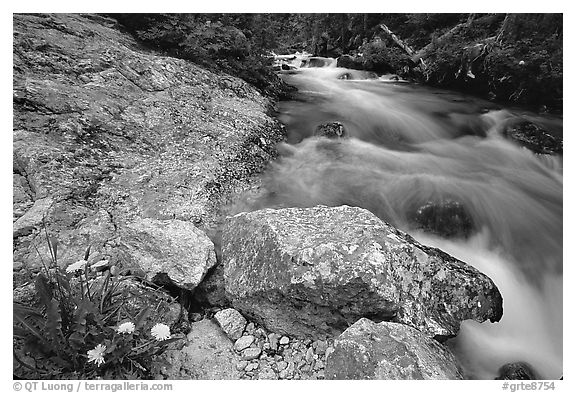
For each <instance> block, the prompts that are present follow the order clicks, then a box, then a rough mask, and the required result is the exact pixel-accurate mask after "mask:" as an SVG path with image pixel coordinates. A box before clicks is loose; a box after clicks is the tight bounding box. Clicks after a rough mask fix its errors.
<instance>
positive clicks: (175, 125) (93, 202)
mask: <svg viewBox="0 0 576 393" xmlns="http://www.w3.org/2000/svg"><path fill="white" fill-rule="evenodd" d="M269 109H270V102H269V100H268V99H267V98H266V97H264V96H262V95H261V94H260V93H259V92H258V91H257V90H256V89H255V88H253V87H252V86H250V85H249V84H247V83H245V82H244V81H242V80H240V79H238V78H235V77H232V76H229V75H226V74H218V75H217V74H214V73H212V72H209V71H206V70H204V69H202V68H200V67H198V66H197V65H195V64H193V63H191V62H188V61H185V60H182V59H176V58H172V57H168V56H163V55H161V54H159V53H157V52H151V51H150V50H148V49H145V48H143V47H142V46H141V45H139V44H138V42H137V41H136V40H135V39H134V38H133V37H132V36H130V35H128V34H127V33H126V32H125V31H123V30H122V29H121V28H120V27H119V26H118V24H117V22H116V21H115V20H114V19H111V18H107V17H104V16H99V15H87V14H51V15H46V14H28V15H23V14H15V15H14V17H13V113H14V118H13V184H14V199H13V202H14V205H13V211H14V221H15V222H14V227H13V232H14V266H15V267H18V272H16V273H17V274H20V273H21V272H23V273H22V274H24V273H25V272H30V271H32V272H35V271H37V270H39V267H40V266H41V263H42V259H43V260H44V261H45V262H47V261H48V260H49V253H48V248H47V245H46V240H45V234H44V233H43V232H44V230H43V226H44V223H42V219H43V218H44V219H45V220H44V222H45V224H46V230H47V232H48V234H49V236H54V237H55V238H57V239H58V241H59V242H60V247H59V249H58V259H59V263H61V264H63V265H66V264H69V263H71V262H75V261H76V260H78V259H80V258H81V257H82V255H83V253H84V250H85V249H86V248H87V247H88V246H89V245H91V246H92V250H93V251H97V252H99V253H101V254H102V255H103V256H104V257H106V258H107V259H111V260H113V259H116V261H118V262H123V261H122V258H120V257H118V258H115V256H114V255H113V254H114V252H115V251H114V250H115V248H116V247H118V246H119V245H121V244H120V240H126V239H129V238H130V236H131V232H130V225H128V226H127V225H125V224H126V223H129V224H130V223H141V222H142V221H140V220H145V219H150V220H154V224H153V227H154V230H153V231H154V235H153V238H154V239H156V240H158V239H165V240H166V241H167V242H171V243H177V242H178V239H179V238H186V237H187V236H191V235H188V233H189V232H191V227H190V225H191V224H194V225H195V226H197V227H199V228H200V229H202V230H204V229H210V228H214V227H216V226H217V224H218V217H219V216H220V207H221V206H222V204H223V203H226V202H228V201H229V200H230V199H231V198H233V196H234V195H237V194H239V193H240V192H243V191H244V190H246V189H249V188H250V187H251V186H252V184H253V183H254V176H253V175H254V174H255V173H258V172H259V171H261V170H262V169H263V168H264V167H265V165H266V164H267V163H268V161H269V160H270V159H271V158H273V157H275V156H276V149H275V146H276V143H277V142H278V141H280V140H281V139H282V138H283V129H282V127H281V126H280V125H279V123H278V122H277V121H275V120H274V119H272V118H271V117H270V116H269V115H268V111H269ZM172 220H177V221H172ZM162 221H165V223H161V222H162ZM182 222H188V223H191V224H190V225H185V224H182ZM175 223H179V224H178V225H177V226H178V228H179V229H178V230H180V229H181V230H182V232H179V233H175V230H176V224H175ZM137 225H139V224H137ZM138 230H139V229H138ZM146 231H147V230H145V231H144V232H146ZM148 232H149V231H148ZM159 232H164V233H163V234H160V233H159ZM133 240H134V241H138V239H133ZM128 243H131V240H129V241H128ZM153 246H154V247H156V246H158V247H156V248H155V249H154V250H152V249H150V248H151V247H153ZM148 248H149V250H148V251H147V252H148V254H149V255H152V254H165V253H166V252H167V251H168V250H167V248H166V247H164V246H163V243H162V242H161V241H154V242H152V243H150V244H148ZM37 250H38V251H37ZM177 254H178V256H181V253H180V251H178V252H177ZM174 256H176V254H174ZM140 259H141V260H144V259H147V257H146V258H140ZM168 259H169V257H168V256H166V255H164V256H162V257H161V258H159V259H158V258H156V260H161V261H167V260H168ZM149 261H151V260H149ZM26 274H27V273H26ZM25 278H26V277H25ZM26 279H27V278H26ZM184 286H185V287H189V284H188V283H187V284H185V285H184Z"/></svg>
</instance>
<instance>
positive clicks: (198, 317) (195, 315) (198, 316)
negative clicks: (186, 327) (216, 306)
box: [190, 312, 202, 322]
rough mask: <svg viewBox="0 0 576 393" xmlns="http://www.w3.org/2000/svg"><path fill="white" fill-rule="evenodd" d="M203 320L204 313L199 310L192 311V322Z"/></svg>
mask: <svg viewBox="0 0 576 393" xmlns="http://www.w3.org/2000/svg"><path fill="white" fill-rule="evenodd" d="M201 320H202V314H200V313H197V312H193V313H190V321H191V322H198V321H201Z"/></svg>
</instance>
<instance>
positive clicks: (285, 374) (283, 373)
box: [278, 370, 288, 379]
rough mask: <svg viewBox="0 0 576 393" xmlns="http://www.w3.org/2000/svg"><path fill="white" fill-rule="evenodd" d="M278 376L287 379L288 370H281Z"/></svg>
mask: <svg viewBox="0 0 576 393" xmlns="http://www.w3.org/2000/svg"><path fill="white" fill-rule="evenodd" d="M278 377H280V379H288V371H286V370H282V371H280V372H279V373H278Z"/></svg>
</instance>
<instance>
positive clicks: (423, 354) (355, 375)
mask: <svg viewBox="0 0 576 393" xmlns="http://www.w3.org/2000/svg"><path fill="white" fill-rule="evenodd" d="M325 372H326V379H399V380H407V379H463V377H462V372H461V369H460V366H459V365H458V362H457V360H456V358H455V357H454V355H453V354H452V353H451V352H450V351H449V350H448V349H447V348H445V347H444V346H443V345H442V344H440V343H438V342H437V341H435V340H432V339H430V338H429V337H426V336H424V335H423V334H422V333H421V332H419V331H418V330H416V329H414V328H411V327H409V326H406V325H402V324H399V323H394V322H380V323H374V322H372V321H370V320H368V319H366V318H362V319H360V320H359V321H358V322H356V323H355V324H354V325H352V326H350V327H349V328H348V329H346V331H345V332H344V333H342V335H340V337H338V338H337V339H336V341H335V343H334V351H333V352H332V353H331V354H330V355H329V356H328V359H327V360H326V371H325Z"/></svg>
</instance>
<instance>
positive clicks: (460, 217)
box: [409, 200, 474, 238]
mask: <svg viewBox="0 0 576 393" xmlns="http://www.w3.org/2000/svg"><path fill="white" fill-rule="evenodd" d="M409 219H410V221H411V224H412V225H414V226H415V227H416V228H417V229H422V230H423V231H425V232H431V233H434V234H436V235H439V236H442V237H446V238H454V237H464V238H466V237H468V236H470V235H471V234H472V232H473V230H474V223H473V221H472V217H471V216H470V214H469V213H468V211H467V210H466V208H465V207H464V205H462V204H461V203H460V202H457V201H452V200H445V201H440V202H429V203H426V204H425V205H423V206H420V207H419V208H418V209H417V210H416V211H415V212H414V213H412V214H411V215H410V218H409Z"/></svg>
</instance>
